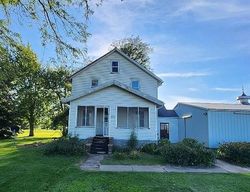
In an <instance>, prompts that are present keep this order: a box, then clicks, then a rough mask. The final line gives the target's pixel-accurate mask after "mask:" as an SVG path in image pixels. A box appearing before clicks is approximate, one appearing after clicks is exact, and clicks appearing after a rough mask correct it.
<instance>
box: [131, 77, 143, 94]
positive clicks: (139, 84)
mask: <svg viewBox="0 0 250 192" xmlns="http://www.w3.org/2000/svg"><path fill="white" fill-rule="evenodd" d="M134 81H138V89H136V88H133V82H134ZM130 84H131V88H132V89H134V90H137V91H139V90H140V89H141V82H140V79H137V78H132V79H131V83H130Z"/></svg>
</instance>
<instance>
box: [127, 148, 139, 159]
mask: <svg viewBox="0 0 250 192" xmlns="http://www.w3.org/2000/svg"><path fill="white" fill-rule="evenodd" d="M129 158H130V159H139V158H140V152H139V151H136V150H133V151H130V152H129Z"/></svg>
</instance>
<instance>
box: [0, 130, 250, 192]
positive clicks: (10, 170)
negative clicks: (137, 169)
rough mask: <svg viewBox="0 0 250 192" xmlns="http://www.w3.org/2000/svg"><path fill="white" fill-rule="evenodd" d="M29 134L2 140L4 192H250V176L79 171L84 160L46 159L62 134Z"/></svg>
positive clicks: (0, 158)
mask: <svg viewBox="0 0 250 192" xmlns="http://www.w3.org/2000/svg"><path fill="white" fill-rule="evenodd" d="M35 134H36V136H35V137H34V138H30V137H27V133H26V132H25V133H24V134H23V135H19V136H18V137H17V138H16V140H0V191H1V192H2V191H3V192H6V191H8V192H12V191H15V192H16V191H25V192H29V191H36V192H40V191H55V192H59V191H63V192H64V191H65V192H73V191H77V192H81V191H86V192H88V191H98V192H109V191H110V192H117V191H120V192H125V191H126V192H127V191H128V192H133V191H137V192H140V191H143V192H144V191H145V192H149V191H152V192H153V191H154V192H157V191H164V192H165V191H175V192H181V191H183V192H184V191H185V192H186V191H187V192H189V191H199V192H203V191H204V192H205V191H216V192H217V191H219V192H222V191H242V192H243V191H249V190H250V174H199V173H196V174H191V173H189V174H184V173H106V172H84V171H81V170H80V169H79V162H80V161H81V160H82V157H64V156H49V157H47V156H44V155H43V154H42V147H35V146H28V147H27V146H23V145H24V144H30V143H34V142H44V143H45V142H49V141H51V138H53V137H56V136H60V134H59V132H54V131H48V132H47V131H41V130H37V131H36V132H35Z"/></svg>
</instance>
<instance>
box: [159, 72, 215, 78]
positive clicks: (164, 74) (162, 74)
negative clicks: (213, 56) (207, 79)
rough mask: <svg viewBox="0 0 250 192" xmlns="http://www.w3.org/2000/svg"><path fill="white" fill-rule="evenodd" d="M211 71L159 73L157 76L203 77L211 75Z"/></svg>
mask: <svg viewBox="0 0 250 192" xmlns="http://www.w3.org/2000/svg"><path fill="white" fill-rule="evenodd" d="M209 75H211V74H209V73H201V72H186V73H159V74H157V76H159V77H183V78H187V77H203V76H209Z"/></svg>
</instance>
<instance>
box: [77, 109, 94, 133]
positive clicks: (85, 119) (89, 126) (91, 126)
mask: <svg viewBox="0 0 250 192" xmlns="http://www.w3.org/2000/svg"><path fill="white" fill-rule="evenodd" d="M79 107H84V111H85V115H84V117H83V118H84V122H85V125H78V108H79ZM88 107H94V111H93V112H94V113H93V115H94V117H93V121H94V122H93V125H87V111H88V110H87V108H88ZM76 111H77V114H76V128H95V126H96V125H95V118H96V112H95V111H96V107H95V106H94V105H78V106H77V107H76Z"/></svg>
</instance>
